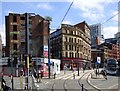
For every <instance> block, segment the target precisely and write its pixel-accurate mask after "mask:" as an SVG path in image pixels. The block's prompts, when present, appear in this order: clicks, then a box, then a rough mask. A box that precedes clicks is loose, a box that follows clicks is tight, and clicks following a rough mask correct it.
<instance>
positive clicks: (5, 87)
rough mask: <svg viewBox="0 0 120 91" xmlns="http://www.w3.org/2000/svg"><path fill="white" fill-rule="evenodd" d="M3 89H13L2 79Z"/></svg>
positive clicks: (7, 90) (4, 90)
mask: <svg viewBox="0 0 120 91" xmlns="http://www.w3.org/2000/svg"><path fill="white" fill-rule="evenodd" d="M2 89H3V91H9V90H10V89H11V88H10V87H9V86H7V85H6V81H5V80H4V79H3V77H2Z"/></svg>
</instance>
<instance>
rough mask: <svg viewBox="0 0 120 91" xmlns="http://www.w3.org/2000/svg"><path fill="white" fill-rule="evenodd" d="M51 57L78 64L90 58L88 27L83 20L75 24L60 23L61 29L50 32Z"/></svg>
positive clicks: (63, 62) (64, 62) (69, 64)
mask: <svg viewBox="0 0 120 91" xmlns="http://www.w3.org/2000/svg"><path fill="white" fill-rule="evenodd" d="M50 40H51V42H50V43H51V47H52V48H51V54H52V55H51V57H52V58H58V59H61V63H62V68H63V66H64V65H65V64H67V65H68V66H71V65H72V64H74V65H76V66H77V65H78V63H80V62H82V61H83V60H87V61H90V60H91V46H90V45H91V41H90V29H89V26H88V25H87V23H86V22H85V21H84V22H82V23H79V24H76V25H68V24H62V26H61V29H58V30H57V31H55V32H53V33H52V34H51V39H50Z"/></svg>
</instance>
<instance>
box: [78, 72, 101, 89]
mask: <svg viewBox="0 0 120 91" xmlns="http://www.w3.org/2000/svg"><path fill="white" fill-rule="evenodd" d="M91 74H92V72H87V73H85V74H84V75H82V76H81V77H80V79H79V80H78V83H79V85H80V86H81V87H82V84H83V83H82V81H81V80H82V78H84V76H86V75H87V77H86V80H85V81H86V83H87V84H88V85H89V86H90V87H92V89H93V91H94V90H95V91H101V90H100V89H98V88H97V87H96V86H94V85H92V84H91V83H90V81H89V77H90V76H91ZM85 86H86V85H85V84H83V87H82V89H83V91H89V89H88V88H87V87H85Z"/></svg>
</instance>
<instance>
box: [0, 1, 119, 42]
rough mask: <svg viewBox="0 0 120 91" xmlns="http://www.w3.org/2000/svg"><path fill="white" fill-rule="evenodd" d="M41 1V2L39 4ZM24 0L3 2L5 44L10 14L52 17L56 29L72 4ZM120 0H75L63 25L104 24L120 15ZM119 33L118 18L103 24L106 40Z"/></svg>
mask: <svg viewBox="0 0 120 91" xmlns="http://www.w3.org/2000/svg"><path fill="white" fill-rule="evenodd" d="M25 1H26V2H25ZM38 1H39V2H38ZM38 1H37V0H34V1H33V0H29V1H28V0H24V1H21V2H15V1H14V0H11V1H10V2H8V0H4V1H2V2H1V3H0V4H2V5H1V6H2V7H1V10H2V11H1V14H0V17H1V19H0V20H2V22H1V23H0V33H1V35H2V40H3V43H4V44H5V21H4V20H5V16H6V15H8V14H9V13H25V12H28V13H31V12H32V13H35V14H39V15H41V16H42V17H45V16H50V17H52V22H51V29H56V28H58V27H59V26H60V24H61V21H62V19H63V16H64V15H65V13H66V11H67V9H68V7H69V5H70V4H71V2H70V1H69V0H66V1H65V0H64V1H62V0H59V2H58V1H57V0H56V1H55V0H54V1H53V0H47V1H46V2H45V1H41V0H38ZM118 1H119V0H106V1H105V0H92V1H90V0H84V1H83V0H74V3H73V5H72V7H71V9H70V11H69V12H68V14H67V16H66V17H65V19H64V21H63V23H66V24H71V25H74V24H77V23H80V22H82V21H86V22H87V23H88V25H92V24H96V23H103V22H104V21H106V20H107V19H109V18H110V17H112V16H113V15H115V14H116V13H118ZM117 31H118V16H116V17H114V18H113V19H111V20H109V21H108V22H106V23H104V24H103V31H102V33H103V35H104V37H105V38H112V37H114V34H115V33H117Z"/></svg>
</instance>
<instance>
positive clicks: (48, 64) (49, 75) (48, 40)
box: [48, 37, 50, 78]
mask: <svg viewBox="0 0 120 91" xmlns="http://www.w3.org/2000/svg"><path fill="white" fill-rule="evenodd" d="M48 73H49V78H50V37H49V38H48Z"/></svg>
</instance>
